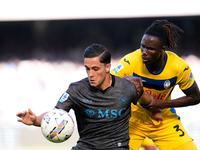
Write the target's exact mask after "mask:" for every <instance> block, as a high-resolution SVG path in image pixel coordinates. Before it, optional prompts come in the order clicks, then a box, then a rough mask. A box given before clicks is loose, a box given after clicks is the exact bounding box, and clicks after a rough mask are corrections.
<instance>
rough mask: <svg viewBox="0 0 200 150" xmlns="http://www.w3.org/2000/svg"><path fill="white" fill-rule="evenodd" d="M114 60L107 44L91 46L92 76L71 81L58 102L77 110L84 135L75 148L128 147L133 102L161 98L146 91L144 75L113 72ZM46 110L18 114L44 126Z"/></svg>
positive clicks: (27, 121)
mask: <svg viewBox="0 0 200 150" xmlns="http://www.w3.org/2000/svg"><path fill="white" fill-rule="evenodd" d="M110 61H111V54H110V52H109V51H108V50H107V49H106V47H104V46H103V45H100V44H92V45H90V46H89V47H87V48H86V50H85V53H84V66H85V68H86V72H87V75H88V77H87V78H84V79H82V80H80V81H78V82H74V83H71V84H70V86H69V88H68V89H67V90H66V92H64V93H63V95H62V96H61V97H60V99H59V100H58V102H57V104H56V106H55V109H63V110H66V111H69V110H70V109H73V110H74V112H75V116H76V120H77V125H78V132H79V137H80V138H79V140H78V142H77V145H76V146H75V147H73V148H72V150H128V149H129V145H128V144H129V119H130V117H131V103H133V104H136V103H137V102H139V103H141V105H148V104H150V103H156V101H158V100H157V99H155V98H154V97H153V96H149V95H148V94H147V93H144V92H143V88H142V81H141V79H140V78H137V79H135V80H132V82H130V81H128V80H126V79H122V78H120V77H117V76H114V75H111V74H110V67H111V64H110ZM125 78H127V79H128V77H125ZM156 112H157V111H156ZM158 112H159V110H158ZM149 113H151V115H152V117H153V118H154V119H155V120H162V113H161V112H159V113H155V114H154V111H152V112H150V111H149ZM44 114H45V113H43V114H41V115H40V116H36V115H35V114H34V113H33V112H32V111H31V110H30V109H28V111H25V112H19V113H18V114H17V116H18V117H20V119H18V121H19V122H22V123H24V124H26V125H34V126H41V120H42V118H43V116H44Z"/></svg>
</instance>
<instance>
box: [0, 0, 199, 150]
mask: <svg viewBox="0 0 200 150" xmlns="http://www.w3.org/2000/svg"><path fill="white" fill-rule="evenodd" d="M198 6H199V5H198V1H197V0H195V1H194V0H191V1H190V2H188V1H185V2H183V1H179V0H178V1H172V0H169V1H168V3H165V4H164V5H163V3H162V4H160V1H158V0H153V1H147V0H143V1H138V2H132V1H129V0H125V1H119V0H115V1H114V0H110V1H105V0H102V1H92V0H85V1H81V0H74V1H64V0H60V1H56V2H55V1H52V0H48V1H47V0H44V1H39V0H35V1H25V0H18V1H14V0H7V1H4V0H2V1H1V2H0V8H1V9H0V80H1V81H0V89H1V94H0V116H1V117H0V133H1V136H0V150H33V149H34V150H35V149H37V150H40V149H49V150H51V149H52V150H53V149H55V148H56V149H60V150H62V149H63V150H67V149H70V148H71V147H72V146H73V145H75V144H76V142H77V139H78V133H77V130H75V132H74V134H73V135H72V137H71V138H70V139H69V140H68V141H66V142H64V143H60V144H55V143H51V142H49V141H47V140H46V139H45V138H44V137H43V135H42V133H41V131H40V128H37V127H30V126H25V125H23V124H21V123H18V122H17V121H16V120H17V117H16V113H18V112H19V111H23V110H27V109H28V108H31V109H32V110H33V111H34V112H35V113H36V114H38V115H39V114H40V113H43V112H44V111H47V110H50V109H52V108H53V107H54V106H55V104H56V102H57V100H58V98H59V97H60V96H61V94H62V93H63V92H64V91H65V90H66V89H67V87H68V85H69V84H70V83H71V82H73V81H77V80H79V79H82V78H83V77H86V73H85V70H84V67H83V51H84V49H85V48H86V47H87V46H88V45H90V44H92V43H100V44H103V45H105V46H106V47H107V48H108V49H109V50H110V51H111V53H112V56H113V58H112V66H113V67H114V65H115V63H116V62H117V61H118V60H119V58H121V57H122V56H124V55H125V54H126V53H129V52H131V51H133V50H135V49H137V48H139V46H140V40H141V37H142V35H143V32H144V31H145V29H146V28H147V27H148V26H149V25H150V24H151V23H152V22H153V21H154V20H156V19H168V20H169V21H170V22H173V23H175V24H176V25H178V26H179V27H180V28H182V29H183V30H184V31H185V33H184V34H182V39H181V40H180V41H179V42H178V49H177V51H175V53H177V54H178V55H179V56H181V57H182V58H183V59H185V60H186V62H187V63H188V64H189V65H190V67H191V68H192V71H193V74H194V76H195V78H196V81H197V83H198V84H199V85H200V69H199V68H200V52H199V47H200V41H199V40H200V28H199V27H200V9H199V7H198ZM182 95H183V93H182V92H181V91H180V90H179V89H178V88H177V87H176V88H175V90H174V92H173V93H172V97H173V98H175V97H179V96H182ZM176 110H177V113H178V114H179V115H180V116H181V119H182V123H183V125H184V127H185V128H186V130H187V131H188V132H189V134H190V136H191V137H192V138H193V139H194V142H195V144H196V145H197V147H198V149H200V125H199V124H200V119H199V116H198V114H199V113H200V105H196V106H189V107H185V108H178V109H176ZM70 113H71V114H72V116H73V117H74V118H75V116H74V114H73V111H71V112H70Z"/></svg>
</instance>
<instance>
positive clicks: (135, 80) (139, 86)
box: [122, 76, 143, 94]
mask: <svg viewBox="0 0 200 150" xmlns="http://www.w3.org/2000/svg"><path fill="white" fill-rule="evenodd" d="M122 78H123V79H127V80H129V81H131V82H132V83H133V84H134V85H135V87H136V90H137V94H140V93H141V92H142V90H143V84H142V79H141V78H139V77H134V76H124V77H122Z"/></svg>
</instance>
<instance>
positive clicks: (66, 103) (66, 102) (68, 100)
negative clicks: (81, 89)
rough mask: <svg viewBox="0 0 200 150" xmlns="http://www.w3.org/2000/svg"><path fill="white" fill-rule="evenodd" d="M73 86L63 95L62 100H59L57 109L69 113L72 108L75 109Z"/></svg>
mask: <svg viewBox="0 0 200 150" xmlns="http://www.w3.org/2000/svg"><path fill="white" fill-rule="evenodd" d="M72 89H73V88H72V85H70V86H69V88H68V90H67V91H66V92H64V93H63V94H62V96H61V97H60V99H59V100H58V102H57V104H56V106H55V107H56V108H58V109H64V110H66V111H69V110H70V109H71V108H72V109H74V103H73V99H74V98H73V96H72V94H71V93H72Z"/></svg>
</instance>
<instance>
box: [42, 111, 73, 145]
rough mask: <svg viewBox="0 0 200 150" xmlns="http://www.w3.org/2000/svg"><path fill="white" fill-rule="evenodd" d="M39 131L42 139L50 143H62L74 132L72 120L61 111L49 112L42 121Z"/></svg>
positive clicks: (67, 114) (66, 113)
mask: <svg viewBox="0 0 200 150" xmlns="http://www.w3.org/2000/svg"><path fill="white" fill-rule="evenodd" d="M41 131H42V134H43V135H44V137H45V138H46V139H47V140H49V141H51V142H54V143H61V142H64V141H66V140H67V139H69V138H70V137H71V135H72V133H73V132H74V121H73V118H72V117H71V116H70V114H69V113H68V112H66V111H64V110H62V109H54V110H51V111H49V112H48V113H46V114H45V115H44V117H43V119H42V122H41Z"/></svg>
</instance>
